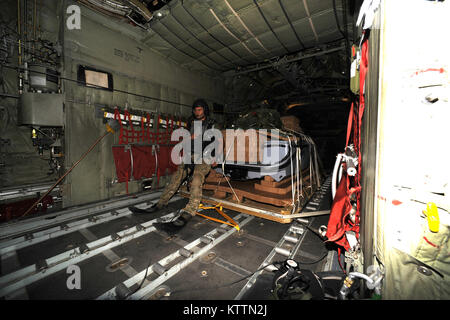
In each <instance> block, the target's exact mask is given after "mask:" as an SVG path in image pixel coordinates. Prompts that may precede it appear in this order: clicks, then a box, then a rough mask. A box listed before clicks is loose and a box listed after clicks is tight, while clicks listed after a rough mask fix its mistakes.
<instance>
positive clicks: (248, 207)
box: [180, 170, 315, 223]
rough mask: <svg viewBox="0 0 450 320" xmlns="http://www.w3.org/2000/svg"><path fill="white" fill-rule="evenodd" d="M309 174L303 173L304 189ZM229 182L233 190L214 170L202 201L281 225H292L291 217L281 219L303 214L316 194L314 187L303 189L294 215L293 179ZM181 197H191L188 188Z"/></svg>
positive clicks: (183, 190) (181, 191)
mask: <svg viewBox="0 0 450 320" xmlns="http://www.w3.org/2000/svg"><path fill="white" fill-rule="evenodd" d="M308 174H309V171H307V170H305V171H304V172H303V179H302V181H303V186H309V185H310V183H309V181H310V179H309V175H308ZM294 179H296V177H294ZM295 181H296V180H294V182H295ZM229 182H230V184H231V185H232V187H233V190H232V189H231V188H230V186H229V184H228V182H227V181H226V180H225V178H224V177H223V176H222V175H220V174H218V173H217V172H215V171H214V170H212V171H211V172H210V174H209V175H208V177H207V178H206V180H205V183H204V184H203V199H202V202H203V203H207V204H211V205H217V204H221V205H222V206H223V207H224V208H227V209H230V210H235V211H238V212H243V213H247V214H251V215H254V216H257V217H260V218H265V219H268V220H272V221H276V222H280V223H291V222H292V220H293V219H292V218H289V217H286V218H283V217H282V216H283V215H290V214H291V213H298V212H300V211H301V210H302V209H303V206H304V205H305V204H306V203H307V202H308V200H309V199H310V198H311V196H312V194H313V192H314V191H315V189H314V188H312V187H309V188H305V187H304V188H303V195H302V196H301V197H300V206H299V207H298V208H296V210H295V212H292V185H291V177H289V178H286V179H283V180H281V181H279V182H276V181H274V180H273V179H272V178H271V177H268V176H266V177H265V178H264V179H262V180H256V181H255V180H249V181H229ZM180 195H181V196H183V197H187V198H188V197H189V193H188V192H187V189H186V188H183V189H181V190H180ZM236 196H237V198H236Z"/></svg>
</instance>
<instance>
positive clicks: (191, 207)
mask: <svg viewBox="0 0 450 320" xmlns="http://www.w3.org/2000/svg"><path fill="white" fill-rule="evenodd" d="M190 170H191V169H190V168H189V166H186V165H183V164H181V165H179V166H178V168H177V171H175V173H174V174H173V175H172V177H171V178H170V182H169V184H168V185H166V187H165V188H164V191H163V193H162V195H161V197H160V198H159V201H158V207H162V206H165V205H167V203H168V202H169V200H170V198H172V197H173V195H174V194H175V193H176V192H177V190H178V188H179V187H180V184H181V182H183V180H184V179H185V178H186V176H187V175H188V174H189V173H190ZM193 170H194V173H193V175H192V182H191V188H190V194H191V195H190V197H189V203H188V204H187V205H186V206H185V207H184V210H185V211H187V212H189V213H190V214H191V215H193V216H194V215H195V214H196V212H197V210H198V206H199V205H200V201H201V200H202V186H203V182H205V177H206V176H207V175H208V173H209V171H210V170H211V165H209V164H206V163H202V164H196V165H194V169H193Z"/></svg>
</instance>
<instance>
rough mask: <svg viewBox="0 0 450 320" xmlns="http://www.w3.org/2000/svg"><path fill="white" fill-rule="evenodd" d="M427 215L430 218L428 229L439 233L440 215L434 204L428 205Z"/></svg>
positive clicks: (429, 203)
mask: <svg viewBox="0 0 450 320" xmlns="http://www.w3.org/2000/svg"><path fill="white" fill-rule="evenodd" d="M426 214H427V218H428V228H430V231H431V232H439V213H438V209H437V206H436V204H435V203H434V202H428V203H427V210H426Z"/></svg>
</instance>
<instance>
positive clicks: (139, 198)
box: [0, 191, 162, 241]
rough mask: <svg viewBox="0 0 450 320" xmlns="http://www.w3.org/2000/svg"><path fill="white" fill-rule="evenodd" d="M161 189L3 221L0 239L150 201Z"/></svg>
mask: <svg viewBox="0 0 450 320" xmlns="http://www.w3.org/2000/svg"><path fill="white" fill-rule="evenodd" d="M161 193H162V192H161V191H157V192H152V193H147V192H145V193H142V194H137V195H135V196H129V197H126V198H125V199H120V200H118V199H111V200H106V201H102V202H97V203H95V204H90V205H84V206H79V207H74V208H68V209H65V210H62V211H58V212H53V213H47V214H45V215H41V216H39V217H34V218H28V219H26V220H16V221H11V222H7V223H4V224H2V225H1V226H0V241H1V240H3V239H7V238H13V237H18V236H22V235H25V234H27V233H30V232H35V231H37V230H38V229H45V228H49V227H51V226H56V225H59V224H61V223H65V222H68V221H70V220H74V219H79V218H81V217H86V216H90V215H93V214H97V213H100V212H105V211H107V210H112V209H117V208H121V207H125V206H130V205H135V204H137V203H140V202H143V201H150V200H154V199H156V198H158V197H159V196H160V195H161Z"/></svg>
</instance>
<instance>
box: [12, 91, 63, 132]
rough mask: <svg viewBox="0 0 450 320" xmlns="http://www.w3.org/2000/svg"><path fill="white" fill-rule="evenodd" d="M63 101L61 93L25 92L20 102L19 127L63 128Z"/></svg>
mask: <svg viewBox="0 0 450 320" xmlns="http://www.w3.org/2000/svg"><path fill="white" fill-rule="evenodd" d="M63 101H64V100H63V95H62V94H59V93H35V92H24V93H23V94H22V95H21V96H20V100H19V106H20V107H19V114H18V122H19V125H33V126H42V127H62V126H63V125H64V112H63Z"/></svg>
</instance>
